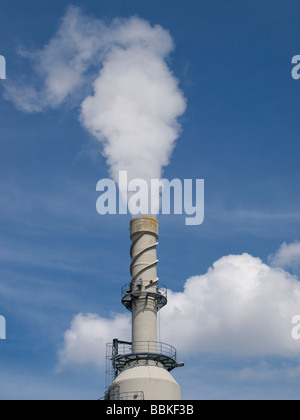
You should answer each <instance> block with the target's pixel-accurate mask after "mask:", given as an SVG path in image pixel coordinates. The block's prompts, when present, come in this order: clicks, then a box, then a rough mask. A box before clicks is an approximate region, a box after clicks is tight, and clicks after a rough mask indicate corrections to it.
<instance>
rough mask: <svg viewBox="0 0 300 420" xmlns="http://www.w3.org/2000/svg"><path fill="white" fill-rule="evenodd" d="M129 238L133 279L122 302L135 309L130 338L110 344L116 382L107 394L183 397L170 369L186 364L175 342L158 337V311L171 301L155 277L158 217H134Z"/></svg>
mask: <svg viewBox="0 0 300 420" xmlns="http://www.w3.org/2000/svg"><path fill="white" fill-rule="evenodd" d="M130 238H131V240H132V246H131V250H130V255H131V258H132V263H131V266H130V273H131V276H132V280H131V283H130V284H128V285H126V286H124V287H123V289H122V303H123V305H124V306H125V307H126V308H127V309H128V310H129V311H131V312H132V341H131V342H126V341H120V340H118V339H115V340H114V341H113V343H109V344H108V346H107V350H108V351H107V361H108V363H109V366H111V369H109V368H108V369H107V371H108V373H110V375H108V376H110V377H111V379H112V383H111V384H107V391H106V394H105V399H107V400H137V399H145V400H180V399H181V390H180V387H179V385H178V383H177V382H176V381H175V379H174V378H173V377H172V375H171V374H170V371H171V370H172V369H174V368H176V367H179V366H183V363H178V362H177V360H176V350H175V349H174V347H172V346H170V345H168V344H165V343H161V342H158V341H157V313H158V311H159V310H160V309H161V308H163V307H164V306H165V305H166V304H167V289H166V288H165V287H164V286H162V285H160V284H159V279H158V277H157V263H158V260H157V256H156V247H157V245H158V242H157V240H158V221H157V220H156V219H154V218H153V217H148V216H143V217H136V218H134V219H132V220H131V222H130ZM110 382H111V381H110Z"/></svg>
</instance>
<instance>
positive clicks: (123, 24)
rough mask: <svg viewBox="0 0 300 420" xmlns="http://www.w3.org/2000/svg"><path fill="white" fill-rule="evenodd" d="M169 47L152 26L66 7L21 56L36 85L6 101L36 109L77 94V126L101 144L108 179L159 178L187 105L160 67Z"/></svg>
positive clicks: (12, 92) (13, 90)
mask: <svg viewBox="0 0 300 420" xmlns="http://www.w3.org/2000/svg"><path fill="white" fill-rule="evenodd" d="M173 48H174V45H173V41H172V38H171V36H170V34H169V32H168V31H166V30H165V29H163V28H162V27H161V26H159V25H156V26H151V25H150V24H149V22H147V21H145V20H143V19H140V18H138V17H132V18H130V19H115V20H114V21H113V22H112V23H111V24H110V25H106V24H105V23H104V22H102V21H100V20H97V19H95V18H92V17H88V16H86V15H84V14H83V13H82V12H81V10H80V9H79V8H78V7H73V6H72V7H69V8H68V10H67V12H66V15H65V16H64V17H63V19H62V20H61V23H60V26H59V28H58V31H57V33H56V34H55V35H54V36H53V38H52V39H51V40H50V41H49V43H48V44H47V45H46V46H45V47H44V48H43V50H41V51H35V52H31V53H28V52H26V51H24V50H23V51H22V52H21V54H22V55H23V56H25V57H28V58H30V59H31V60H32V62H33V64H34V66H35V69H36V72H37V75H38V76H39V81H40V86H39V88H37V87H36V86H35V85H33V86H32V85H28V84H27V85H21V86H20V85H18V84H16V83H13V84H12V83H11V84H9V85H7V89H6V98H8V99H10V100H12V101H13V102H14V103H15V105H16V106H17V107H18V108H19V109H22V110H23V111H26V112H40V111H43V110H45V109H47V108H49V107H51V108H56V107H58V106H59V105H61V104H62V103H65V102H67V103H70V102H71V101H75V102H76V98H78V96H79V97H81V102H82V103H81V106H80V110H81V111H80V121H81V123H82V125H83V126H84V127H85V128H86V129H87V130H88V131H89V132H90V133H91V134H92V135H93V136H95V137H96V138H97V139H98V140H99V141H100V142H101V143H102V148H103V149H102V150H103V154H104V156H105V158H106V159H107V163H108V165H109V172H110V175H111V176H112V177H113V179H114V180H115V181H116V182H118V180H119V177H118V176H119V171H127V172H128V180H129V181H130V180H131V179H133V178H142V179H144V180H145V181H147V182H149V180H150V179H160V178H161V176H162V171H163V168H164V167H165V166H166V165H168V163H169V160H170V156H171V153H172V151H173V148H174V145H175V141H176V139H177V138H178V137H179V133H180V125H179V123H178V117H180V116H181V115H182V114H183V113H184V111H185V108H186V102H185V99H184V96H183V94H182V92H181V91H180V89H179V87H178V81H177V79H176V78H175V77H174V75H173V74H172V72H171V71H170V69H169V68H168V65H167V62H166V59H167V58H168V56H169V54H170V53H171V51H172V50H173ZM91 91H93V92H92V94H91V95H88V96H86V95H87V92H91Z"/></svg>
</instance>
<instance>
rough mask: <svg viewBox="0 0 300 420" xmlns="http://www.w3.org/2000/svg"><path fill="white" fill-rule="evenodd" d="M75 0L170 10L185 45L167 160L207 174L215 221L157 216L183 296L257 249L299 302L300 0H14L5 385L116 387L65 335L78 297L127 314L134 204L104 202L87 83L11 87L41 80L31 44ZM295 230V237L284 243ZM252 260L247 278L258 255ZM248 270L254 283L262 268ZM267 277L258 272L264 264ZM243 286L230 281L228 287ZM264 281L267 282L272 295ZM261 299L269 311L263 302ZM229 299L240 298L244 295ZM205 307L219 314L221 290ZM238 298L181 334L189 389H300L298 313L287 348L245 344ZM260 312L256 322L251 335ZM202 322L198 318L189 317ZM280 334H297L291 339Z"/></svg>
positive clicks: (2, 179) (5, 169)
mask: <svg viewBox="0 0 300 420" xmlns="http://www.w3.org/2000/svg"><path fill="white" fill-rule="evenodd" d="M70 4H73V5H77V6H80V7H81V8H82V14H87V15H88V16H90V17H93V18H97V19H100V20H103V21H104V22H105V23H106V24H109V23H110V22H111V21H112V20H113V19H114V18H116V17H122V18H130V17H131V16H133V15H135V16H138V17H140V18H142V19H145V20H146V21H148V22H150V24H151V25H154V24H159V25H161V26H162V27H163V28H164V29H166V30H168V31H169V32H170V34H171V36H172V38H173V41H174V44H175V50H174V51H173V52H172V53H171V55H170V57H169V58H168V60H167V62H168V66H169V68H170V69H171V70H172V72H173V73H174V75H175V76H176V78H177V79H178V80H179V86H180V89H181V90H182V92H183V93H184V96H185V98H186V100H187V109H186V111H185V113H184V114H183V116H181V117H180V123H181V126H182V131H181V134H180V137H179V139H178V140H177V142H176V147H175V149H174V151H173V154H172V157H171V161H170V164H169V165H168V166H167V167H166V168H165V171H164V175H165V177H166V178H168V179H173V178H180V179H187V178H192V179H202V178H204V179H205V188H206V189H205V222H204V224H203V225H201V226H193V227H189V226H185V224H184V218H183V216H182V217H181V216H160V218H159V220H160V224H161V228H160V245H159V249H158V252H159V260H160V263H159V277H160V279H161V280H162V282H163V283H164V284H166V285H167V286H168V287H169V288H170V289H171V290H172V291H173V293H174V295H175V297H174V299H177V298H178V296H179V295H176V293H183V287H184V285H185V283H186V281H187V279H189V278H191V277H192V276H198V277H199V276H201V275H206V274H207V272H208V269H209V267H211V266H212V265H213V264H214V263H215V262H216V261H222V263H220V264H219V266H218V268H214V269H213V270H212V272H213V273H219V272H220V273H223V272H224V273H225V271H226V267H228V264H229V265H230V264H232V266H234V267H238V269H236V271H233V277H234V276H237V277H238V274H239V273H244V271H243V269H244V268H243V267H244V266H243V264H246V263H247V264H249V267H252V265H253V264H255V262H254V259H255V258H260V259H261V262H260V263H257V261H256V263H257V265H256V267H257V270H258V271H259V272H260V269H261V267H263V264H264V267H266V266H267V268H268V269H270V273H269V274H268V279H267V280H266V281H267V282H268V281H269V277H270V278H272V275H274V276H275V275H276V276H277V275H278V276H279V274H278V273H279V272H280V273H281V274H280V276H281V277H280V278H279V277H278V282H275V283H274V288H271V290H274V289H275V288H276V286H277V287H278V290H276V296H273V295H272V293H273V291H272V292H270V294H269V299H270V300H272V299H276V302H278V308H279V307H280V308H282V305H287V306H288V307H289V308H290V307H291V306H289V305H288V303H289V302H291V301H292V295H293V293H291V292H288V291H287V290H286V287H285V285H286V282H288V281H291V282H292V283H291V286H290V287H291V288H293V290H294V295H296V294H297V290H299V289H298V283H299V281H298V275H299V267H300V266H299V264H298V261H299V258H300V252H299V250H298V247H297V244H298V242H297V241H298V240H299V239H300V238H299V228H300V211H299V208H300V197H299V180H300V172H299V149H300V148H299V104H300V95H299V92H300V90H299V89H300V82H299V81H296V80H294V79H293V78H292V77H291V70H292V67H293V66H292V64H291V60H292V57H293V56H294V55H297V54H300V41H299V39H300V37H299V23H298V16H299V12H300V5H299V2H297V1H294V0H288V1H285V2H282V1H278V0H275V1H274V0H273V1H268V0H263V1H256V0H255V1H252V2H247V3H245V2H243V3H242V2H240V1H228V2H226V3H225V2H222V1H220V0H217V1H200V2H195V1H191V0H186V1H176V2H174V1H170V0H165V1H163V2H158V1H152V2H143V1H130V0H129V1H126V2H124V1H120V0H112V1H109V2H108V1H103V2H98V1H93V0H88V1H85V2H84V4H83V3H81V2H77V1H75V0H74V1H73V2H72V3H70V2H66V1H64V0H60V1H52V2H51V4H50V3H49V2H46V1H44V0H39V1H33V0H26V1H20V0H16V1H14V0H12V1H10V2H3V4H2V6H1V12H0V54H1V55H3V56H5V58H6V61H7V80H0V150H1V152H0V160H1V164H0V191H1V194H0V209H1V211H0V232H1V235H0V315H3V316H5V317H6V320H7V340H6V341H0V371H1V376H0V398H1V399H15V398H16V399H60V398H62V399H81V398H82V399H96V398H98V397H100V396H101V395H103V392H104V386H105V367H104V366H103V363H104V361H103V363H102V362H101V361H99V363H95V358H94V356H89V355H86V354H84V355H82V354H81V356H82V358H79V361H78V360H77V362H74V357H73V355H70V354H69V355H68V354H67V359H66V360H67V361H66V362H65V364H64V365H63V366H62V367H61V368H60V369H58V368H57V366H58V365H59V358H60V356H59V354H61V353H60V352H61V351H62V348H64V346H65V348H66V342H65V341H64V334H65V332H66V331H67V330H69V329H70V325H71V322H72V319H74V317H76V316H78V314H80V313H82V314H97V317H98V318H97V320H98V321H99V320H101V319H102V320H107V319H114V317H115V315H114V314H124V315H126V311H125V309H124V308H123V307H122V305H121V304H120V289H121V286H122V285H123V284H125V283H127V282H129V281H130V278H129V265H130V258H129V246H130V240H129V231H128V228H129V220H130V217H129V216H110V215H108V216H100V215H99V214H97V212H96V200H97V197H98V194H97V192H96V184H97V181H98V180H99V179H101V178H106V177H107V176H108V167H107V164H106V161H105V159H104V157H103V156H102V154H101V151H102V148H101V145H100V144H99V143H97V142H96V141H95V140H94V139H93V138H92V136H91V135H90V133H88V132H87V130H85V129H84V128H83V126H82V124H81V123H80V121H79V119H78V115H79V105H80V102H79V101H78V100H77V99H76V98H75V100H74V102H72V101H65V102H64V101H63V102H62V103H61V104H59V106H57V107H53V108H51V107H48V108H47V107H46V109H44V110H43V112H38V113H26V112H23V111H22V110H20V109H17V108H16V106H15V104H14V103H13V101H11V100H7V99H5V84H10V85H14V86H16V87H17V89H18V88H19V86H23V87H24V86H26V84H27V83H28V84H29V83H31V85H32V84H33V86H35V85H38V83H40V82H39V81H38V80H35V75H36V73H35V72H34V71H35V69H34V65H33V64H32V63H31V62H30V60H28V59H26V57H23V56H21V55H20V54H19V51H20V49H23V50H26V51H36V50H41V49H43V48H44V46H45V45H46V44H48V42H49V40H50V39H51V38H52V37H53V36H54V34H55V33H56V31H57V28H58V26H59V22H60V19H61V18H62V16H64V15H65V13H66V10H67V7H68V6H69V5H70ZM20 97H21V99H22V91H21V90H20ZM283 243H286V244H287V248H284V249H282V248H281V246H282V244H283ZM244 253H247V254H249V256H251V258H250V259H249V261H248V260H247V261H244V260H243V259H241V258H238V259H236V260H234V261H233V259H230V257H229V256H230V255H237V256H241V255H242V254H244ZM270 255H273V257H272V256H270ZM274 255H275V257H274ZM291 255H293V258H291ZM279 257H282V258H279ZM222 258H223V259H222ZM224 258H225V259H224ZM226 258H227V259H226ZM252 258H253V259H252ZM278 261H280V263H278ZM275 267H276V268H275ZM221 269H222V270H223V271H222V270H221ZM218 270H219V271H218ZM224 270H225V271H224ZM245 273H246V274H245V278H246V277H247V276H248V273H252V271H251V269H250V268H249V270H248V271H247V270H246V271H245ZM288 273H290V274H291V275H293V276H294V277H293V280H291V278H288ZM226 275H227V272H226ZM257 276H258V275H257ZM250 277H251V276H250V274H249V279H248V277H247V279H248V280H247V281H249V283H247V284H250V283H251V284H252V282H254V280H255V281H256V280H257V278H258V277H257V278H255V279H254V280H253V278H252V277H251V278H250ZM207 278H209V277H208V274H207ZM220 278H221V280H222V274H220V277H219V274H218V276H217V274H216V276H215V277H211V282H212V284H215V285H216V287H217V286H219V285H220V284H221V283H220V282H219V279H220ZM276 278H277V277H276ZM199 281H201V278H200V279H199ZM224 281H225V282H226V281H227V277H226V276H225V274H224ZM242 281H243V279H241V282H242ZM257 281H258V284H261V283H260V281H261V278H260V277H259V279H258V280H257ZM270 281H271V280H270ZM276 281H277V280H276ZM213 282H215V283H213ZM245 282H246V280H245ZM230 284H231V283H230ZM270 284H271V283H270ZM279 285H280V286H279ZM239 287H240V286H236V284H235V283H234V284H233V283H232V289H230V287H229V288H228V289H226V293H227V294H226V293H225V294H224V300H226V298H228V297H229V298H230V297H232V293H233V291H234V292H236V291H238V290H239ZM241 287H242V286H241ZM279 289H280V290H279ZM287 289H288V287H287ZM265 293H266V292H265V289H263V292H262V295H263V296H264V299H266V300H263V302H264V304H268V300H267V298H266V295H265ZM289 293H290V294H289ZM274 294H275V292H274ZM218 296H219V295H218ZM215 299H216V300H214V302H215V303H216V302H219V301H218V300H217V298H215ZM218 299H219V297H218ZM295 299H296V298H295ZM255 302H256V304H257V305H258V314H261V313H262V312H260V309H259V308H260V306H259V305H260V303H261V302H260V300H259V299H258V300H257V301H255ZM255 302H254V303H255ZM297 302H298V303H299V313H300V301H299V298H298V300H297V299H296V300H293V305H294V304H295V307H296V306H297ZM225 303H226V302H225ZM281 304H282V305H281ZM224 307H225V308H226V311H227V312H228V311H229V312H230V311H231V308H232V313H234V311H235V310H239V311H240V310H241V308H239V307H238V308H236V307H235V306H233V307H231V306H228V305H227V306H226V305H225V306H224ZM284 307H285V308H286V306H284ZM205 308H206V310H207V316H208V318H209V305H208V304H207V306H205ZM293 310H294V314H296V313H295V310H296V309H295V308H294V307H293ZM212 311H214V312H213V314H214V316H217V315H218V313H217V312H215V311H216V310H215V309H212ZM227 312H226V313H225V314H224V318H225V319H226V320H227V321H226V322H225V324H224V339H221V338H216V337H215V336H214V335H213V333H212V335H209V334H208V333H203V334H202V335H201V334H200V335H199V337H198V336H197V337H198V338H197V339H195V340H194V341H195V346H194V348H193V346H192V345H190V344H189V339H190V338H189V337H186V343H187V344H186V346H182V349H181V348H180V343H179V349H178V351H179V357H180V358H183V359H184V360H185V362H186V367H185V368H184V369H178V370H177V371H176V372H175V373H174V375H175V377H176V379H178V381H179V382H180V384H181V385H182V391H183V397H184V398H194V399H206V398H209V399H211V398H212V399H219V398H222V399H231V398H247V399H254V398H268V399H282V398H283V399H287V398H293V399H297V398H299V385H300V374H299V370H300V369H299V366H300V365H299V359H298V356H297V352H296V353H295V349H294V347H293V346H295V345H296V343H292V344H291V343H288V340H289V339H290V331H289V329H288V328H289V327H287V330H286V337H283V338H282V337H281V336H280V337H278V343H279V344H278V346H277V347H276V343H277V340H276V334H275V333H274V334H275V335H274V334H273V335H271V336H270V343H273V341H272V340H274V343H275V344H274V347H276V348H275V351H274V352H273V351H271V350H270V348H269V347H268V346H267V344H266V346H262V348H259V346H256V347H255V346H254V349H253V352H247V351H245V349H244V348H243V346H239V342H238V339H237V338H238V337H237V336H236V335H234V333H233V332H232V331H233V329H231V327H232V325H231V324H230V322H231V317H229V316H227V315H229V314H228V313H227ZM237 314H238V315H240V316H241V319H243V316H245V320H246V321H245V325H246V326H247V328H249V331H250V330H251V319H252V318H251V316H250V315H249V314H248V313H247V314H246V315H247V316H246V315H245V314H244V313H241V312H237ZM250 314H252V312H250ZM288 314H290V313H289V312H288ZM188 315H189V314H186V316H187V318H185V319H186V320H188ZM288 316H289V315H288ZM162 317H163V315H162ZM167 322H169V321H168V317H167V315H166V323H167ZM187 322H188V321H187ZM201 322H202V323H203V324H205V323H206V322H208V319H205V317H203V318H202V319H201ZM255 322H256V321H255ZM255 322H254V321H253V325H252V327H253V331H252V330H251V331H250V332H249V337H251V339H253V340H254V341H255V338H256V331H255ZM274 323H275V321H274ZM105 325H106V324H105ZM167 325H169V324H167ZM74 328H75V327H74ZM270 329H271V330H274V329H276V325H270ZM238 331H240V330H238ZM260 333H261V332H260ZM174 334H175V333H174ZM190 334H196V335H197V332H196V333H195V331H194V329H191V332H190ZM214 334H216V333H214ZM283 334H284V333H283ZM266 336H267V337H269V336H268V332H267V331H266ZM288 336H289V338H287V337H288ZM259 337H261V335H260V334H258V335H257V340H258V338H259ZM111 338H114V337H111ZM119 338H122V337H119ZM162 338H164V337H162ZM166 338H167V339H168V340H169V341H170V344H172V343H175V344H177V341H179V342H180V340H178V337H175V336H174V337H169V336H167V334H166ZM233 338H234V339H237V341H236V342H234V341H233ZM241 340H242V336H241ZM253 340H252V341H253ZM282 340H283V341H284V340H287V343H288V344H287V345H286V346H285V345H281V344H282ZM163 341H164V340H163ZM191 341H192V340H191ZM223 342H224V343H226V345H225V344H224V345H222V343H223ZM230 343H232V346H231V344H230ZM85 344H86V343H85V342H83V343H82V347H83V350H82V348H81V349H80V352H83V353H84V347H85ZM289 346H291V347H293V351H292V355H291V354H290V351H289V350H287V349H289ZM177 347H178V346H177ZM236 348H239V351H236ZM298 350H299V347H298ZM103 352H105V349H104V350H103ZM103 354H104V353H103ZM72 357H73V358H72ZM89 357H90V359H89ZM102 357H103V355H102V354H101V352H99V358H102ZM95 364H96V369H95Z"/></svg>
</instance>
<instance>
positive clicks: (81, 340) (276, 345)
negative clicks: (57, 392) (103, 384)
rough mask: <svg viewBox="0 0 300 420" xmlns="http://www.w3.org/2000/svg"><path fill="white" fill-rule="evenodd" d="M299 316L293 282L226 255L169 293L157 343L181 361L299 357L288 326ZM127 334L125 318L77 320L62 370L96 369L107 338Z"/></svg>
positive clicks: (255, 262)
mask: <svg viewBox="0 0 300 420" xmlns="http://www.w3.org/2000/svg"><path fill="white" fill-rule="evenodd" d="M299 312H300V282H299V280H298V279H297V278H296V277H294V276H292V275H291V274H289V273H288V272H287V271H284V270H282V269H278V268H272V267H270V266H268V265H267V264H264V263H263V262H262V261H261V260H260V259H259V258H254V257H253V256H251V255H249V254H243V255H228V256H225V257H223V258H221V259H219V260H218V261H216V262H215V263H214V264H213V267H212V268H210V269H209V270H208V271H207V273H206V274H204V275H199V276H194V277H191V278H190V279H188V280H187V281H186V283H185V286H184V291H183V292H181V293H177V292H172V291H171V290H169V300H168V305H167V306H166V308H164V309H163V310H162V311H161V340H162V341H163V342H166V343H169V344H172V345H174V346H175V347H177V349H178V351H179V354H180V357H181V356H183V357H184V356H185V355H189V354H197V353H200V352H214V353H224V352H225V353H226V352H227V353H230V354H236V355H242V356H245V355H253V356H264V355H266V356H267V355H278V356H283V357H298V356H299V350H300V342H299V341H295V340H293V339H292V336H291V331H292V327H293V326H292V323H291V320H292V317H293V316H294V315H295V314H297V313H299ZM128 332H130V323H129V318H123V317H121V316H120V317H115V318H114V319H113V321H112V320H110V319H103V318H99V317H97V316H96V315H93V316H92V315H89V316H88V317H87V318H86V317H84V316H83V315H79V316H78V319H77V318H75V321H74V322H73V324H72V326H71V329H70V331H68V332H67V333H66V336H65V345H64V349H63V351H62V353H61V355H63V357H61V362H62V365H65V364H67V363H69V362H70V361H73V362H74V363H79V364H81V363H88V362H91V363H95V364H99V363H101V360H100V359H103V352H104V349H105V341H106V340H107V339H108V338H109V336H110V337H111V338H114V337H119V338H124V336H126V334H128ZM113 336H114V337H113ZM101 337H105V340H103V339H102V338H101ZM97 340H98V341H97ZM93 342H94V344H95V349H94V350H93V345H91V343H93ZM101 346H102V347H101ZM101 351H102V353H101ZM101 354H102V356H101Z"/></svg>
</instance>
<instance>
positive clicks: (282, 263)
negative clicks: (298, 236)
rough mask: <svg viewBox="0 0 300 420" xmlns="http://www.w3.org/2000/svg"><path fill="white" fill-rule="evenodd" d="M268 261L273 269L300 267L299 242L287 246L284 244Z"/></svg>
mask: <svg viewBox="0 0 300 420" xmlns="http://www.w3.org/2000/svg"><path fill="white" fill-rule="evenodd" d="M269 261H270V263H271V265H272V266H274V267H291V268H299V267H300V242H299V241H295V242H293V243H290V244H287V243H286V242H284V243H283V244H282V245H281V247H280V248H279V249H278V251H277V252H276V253H275V254H274V255H271V256H270V257H269Z"/></svg>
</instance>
